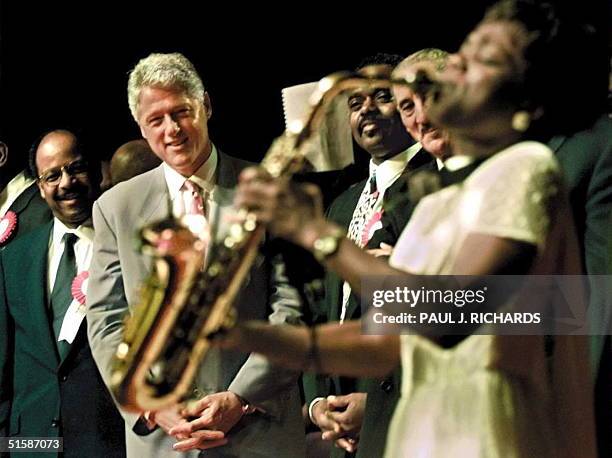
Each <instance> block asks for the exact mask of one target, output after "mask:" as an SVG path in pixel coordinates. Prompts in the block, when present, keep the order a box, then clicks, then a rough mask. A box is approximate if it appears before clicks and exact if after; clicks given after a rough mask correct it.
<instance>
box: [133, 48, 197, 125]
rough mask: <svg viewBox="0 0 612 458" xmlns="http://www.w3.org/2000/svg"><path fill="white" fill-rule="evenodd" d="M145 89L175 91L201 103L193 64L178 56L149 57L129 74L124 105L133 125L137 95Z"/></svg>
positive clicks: (158, 55)
mask: <svg viewBox="0 0 612 458" xmlns="http://www.w3.org/2000/svg"><path fill="white" fill-rule="evenodd" d="M147 86H151V87H161V88H169V87H175V88H179V89H181V90H183V91H184V92H185V93H186V94H187V95H188V96H189V97H192V98H194V99H197V100H199V101H201V102H204V84H203V83H202V80H201V79H200V76H199V75H198V72H197V71H196V69H195V67H194V66H193V64H192V63H191V62H190V61H189V59H187V58H186V57H185V56H183V55H182V54H180V53H176V52H175V53H171V54H159V53H153V54H150V55H149V56H147V57H145V58H144V59H141V60H140V61H139V62H138V64H136V66H135V67H134V69H133V70H132V71H131V72H130V77H129V79H128V104H129V105H130V112H131V113H132V116H133V117H134V119H135V120H136V122H138V101H139V97H140V91H141V90H142V88H144V87H147Z"/></svg>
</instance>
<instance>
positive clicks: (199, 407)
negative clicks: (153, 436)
mask: <svg viewBox="0 0 612 458" xmlns="http://www.w3.org/2000/svg"><path fill="white" fill-rule="evenodd" d="M181 414H182V415H183V417H184V418H194V417H197V418H195V419H194V420H191V421H185V423H181V424H180V425H177V426H176V427H174V428H172V429H171V430H170V434H172V435H173V436H175V437H177V438H178V437H179V436H190V438H189V439H186V440H181V441H180V442H178V443H176V444H175V445H174V449H175V450H177V451H181V452H184V451H187V450H194V449H206V448H212V447H218V446H219V445H224V444H226V443H227V439H226V438H225V433H227V432H228V431H229V430H230V429H232V427H233V426H234V425H235V424H236V423H238V421H239V420H240V419H241V418H242V415H243V411H242V402H241V401H240V398H239V397H238V396H237V395H236V394H235V393H232V392H231V391H223V392H220V393H215V394H209V395H208V396H205V397H203V398H202V399H200V400H199V401H196V402H194V403H192V404H191V405H190V406H188V407H187V408H185V409H183V410H182V411H181Z"/></svg>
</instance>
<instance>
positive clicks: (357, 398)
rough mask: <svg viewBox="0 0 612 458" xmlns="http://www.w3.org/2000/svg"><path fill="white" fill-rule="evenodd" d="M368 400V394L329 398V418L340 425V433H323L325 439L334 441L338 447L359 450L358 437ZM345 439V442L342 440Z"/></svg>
mask: <svg viewBox="0 0 612 458" xmlns="http://www.w3.org/2000/svg"><path fill="white" fill-rule="evenodd" d="M366 400H367V394H366V393H351V394H347V395H345V396H328V398H327V409H328V412H327V416H328V417H329V419H330V420H333V421H334V422H336V423H338V424H339V425H340V429H341V431H340V432H337V431H333V432H332V431H330V432H324V433H323V439H326V440H333V441H335V442H336V445H338V446H339V447H341V448H343V449H345V450H347V451H354V450H356V448H357V440H356V439H357V437H358V436H359V431H360V430H361V424H362V423H363V415H364V412H365V405H366ZM341 439H344V440H341Z"/></svg>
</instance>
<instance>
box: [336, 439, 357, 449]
mask: <svg viewBox="0 0 612 458" xmlns="http://www.w3.org/2000/svg"><path fill="white" fill-rule="evenodd" d="M335 443H336V446H337V447H339V448H341V449H343V450H346V451H347V452H349V453H353V452H355V451H357V441H356V440H355V439H353V438H352V437H341V438H340V439H337V440H336V442H335Z"/></svg>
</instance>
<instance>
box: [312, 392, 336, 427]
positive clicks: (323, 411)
mask: <svg viewBox="0 0 612 458" xmlns="http://www.w3.org/2000/svg"><path fill="white" fill-rule="evenodd" d="M327 414H328V407H327V399H321V400H320V401H319V402H317V403H316V404H315V405H314V406H313V407H312V419H313V421H314V424H315V425H316V426H318V427H319V429H320V430H321V431H323V433H325V432H328V431H331V432H334V431H336V432H338V433H340V432H341V427H340V424H339V423H337V422H335V421H334V420H332V419H331V418H329V417H328V416H327Z"/></svg>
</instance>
